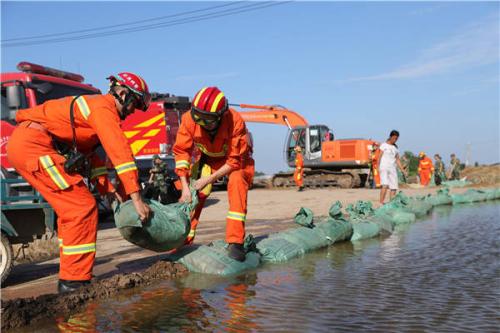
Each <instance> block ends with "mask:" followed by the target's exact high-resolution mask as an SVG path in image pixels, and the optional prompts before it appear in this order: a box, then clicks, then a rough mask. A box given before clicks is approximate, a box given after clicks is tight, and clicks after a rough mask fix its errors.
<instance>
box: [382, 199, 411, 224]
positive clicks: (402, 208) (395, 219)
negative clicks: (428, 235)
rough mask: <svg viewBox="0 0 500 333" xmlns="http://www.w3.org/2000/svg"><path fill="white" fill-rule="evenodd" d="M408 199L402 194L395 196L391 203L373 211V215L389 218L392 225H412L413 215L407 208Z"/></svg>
mask: <svg viewBox="0 0 500 333" xmlns="http://www.w3.org/2000/svg"><path fill="white" fill-rule="evenodd" d="M408 203H409V198H408V197H407V196H405V195H403V193H402V192H399V193H397V194H396V196H395V197H394V198H393V199H392V201H391V202H389V203H386V204H385V205H383V206H382V207H380V208H378V209H377V210H376V211H375V215H386V216H389V217H390V220H391V222H392V223H393V224H394V225H401V224H408V223H413V222H415V220H416V216H415V214H414V213H413V212H412V211H411V210H410V209H409V208H408V207H407V205H408Z"/></svg>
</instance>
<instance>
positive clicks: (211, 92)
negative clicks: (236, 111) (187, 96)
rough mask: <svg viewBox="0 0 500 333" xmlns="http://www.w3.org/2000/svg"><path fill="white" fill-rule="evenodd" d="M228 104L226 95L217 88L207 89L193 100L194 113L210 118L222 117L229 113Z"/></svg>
mask: <svg viewBox="0 0 500 333" xmlns="http://www.w3.org/2000/svg"><path fill="white" fill-rule="evenodd" d="M227 108H228V103H227V99H226V96H224V93H223V92H222V91H220V90H219V88H217V87H205V88H203V89H201V90H200V91H198V92H197V93H196V95H194V98H193V104H192V111H194V112H199V113H201V114H205V115H209V116H218V117H220V116H222V114H223V113H224V112H226V111H227Z"/></svg>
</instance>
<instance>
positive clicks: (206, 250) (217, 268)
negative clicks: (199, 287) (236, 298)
mask: <svg viewBox="0 0 500 333" xmlns="http://www.w3.org/2000/svg"><path fill="white" fill-rule="evenodd" d="M226 248H227V243H226V242H224V241H222V240H218V241H215V242H213V243H211V244H209V245H202V246H200V247H198V248H197V249H196V250H194V251H191V252H189V253H188V254H185V255H182V256H181V257H180V258H179V259H178V260H177V261H178V262H180V263H181V264H183V265H184V266H186V268H187V269H188V270H189V271H190V272H195V273H204V274H213V275H222V276H227V275H234V274H239V273H241V272H243V271H246V270H249V269H253V268H256V267H258V266H259V264H260V254H259V253H257V252H255V251H251V250H250V249H249V247H248V246H247V244H245V250H247V251H248V252H247V253H246V259H245V261H244V262H240V261H237V260H234V259H232V258H230V257H229V256H228V255H227V249H226Z"/></svg>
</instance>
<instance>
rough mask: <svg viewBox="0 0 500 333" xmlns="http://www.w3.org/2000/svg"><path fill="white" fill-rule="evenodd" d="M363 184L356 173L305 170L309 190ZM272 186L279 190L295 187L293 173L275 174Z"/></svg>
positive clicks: (351, 186)
mask: <svg viewBox="0 0 500 333" xmlns="http://www.w3.org/2000/svg"><path fill="white" fill-rule="evenodd" d="M361 183H362V179H361V177H360V175H359V174H358V173H357V172H355V171H352V172H349V171H330V170H322V169H320V170H304V186H305V187H307V188H317V187H340V188H354V187H360V186H361ZM272 186H273V187H277V188H280V187H281V188H287V187H295V181H294V180H293V172H282V173H278V174H275V175H274V176H273V178H272Z"/></svg>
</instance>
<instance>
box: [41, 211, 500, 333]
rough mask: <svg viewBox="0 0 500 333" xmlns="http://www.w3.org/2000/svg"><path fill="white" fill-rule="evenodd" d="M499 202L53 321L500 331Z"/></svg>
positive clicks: (75, 326)
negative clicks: (371, 237) (383, 234)
mask: <svg viewBox="0 0 500 333" xmlns="http://www.w3.org/2000/svg"><path fill="white" fill-rule="evenodd" d="M499 209H500V206H498V203H497V204H484V205H477V206H466V207H462V208H458V209H457V208H456V207H454V208H453V209H451V208H450V207H444V208H441V207H438V208H436V209H435V210H434V212H433V214H432V215H431V216H430V217H429V219H428V220H426V221H420V222H417V223H415V224H412V225H407V226H404V227H401V228H398V229H397V230H396V231H395V232H394V233H393V234H392V235H390V236H388V237H381V238H377V239H370V240H364V241H360V242H355V243H350V242H344V243H341V244H337V245H335V246H332V247H330V248H328V249H326V250H323V251H316V252H313V253H311V254H308V255H306V256H304V257H303V258H298V259H295V260H291V261H289V262H287V263H284V264H275V265H271V264H268V265H264V266H263V267H261V268H259V269H258V270H256V271H253V272H249V273H247V274H243V275H241V276H238V277H232V278H221V277H216V276H207V275H201V274H190V275H189V276H187V277H185V278H183V279H180V280H175V281H165V282H162V283H161V284H159V285H155V286H151V287H149V288H145V289H142V290H140V291H139V292H137V291H134V293H129V294H123V295H120V297H118V298H116V299H114V300H111V301H107V302H104V303H100V304H91V305H90V306H88V307H87V308H86V310H85V311H83V312H82V313H80V314H77V315H75V316H72V317H71V318H69V319H67V320H64V319H62V318H60V319H58V320H57V329H58V330H60V331H61V332H94V331H99V332H109V331H120V332H200V331H207V332H273V331H280V332H332V331H341V332H353V331H363V332H364V331H377V332H396V331H397V332H399V331H407V332H423V331H429V332H431V331H432V332H434V331H439V332H458V331H464V332H466V331H467V332H468V331H476V332H498V327H500V319H499V313H500V306H499V302H498V299H500V285H499V281H498V279H499V276H500V265H499V262H498V258H499V256H500V244H499V241H498V235H499V234H500V221H499V213H500V212H499ZM52 328H54V326H52ZM57 329H56V330H57ZM36 331H37V332H38V331H39V330H38V329H37V330H36Z"/></svg>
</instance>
